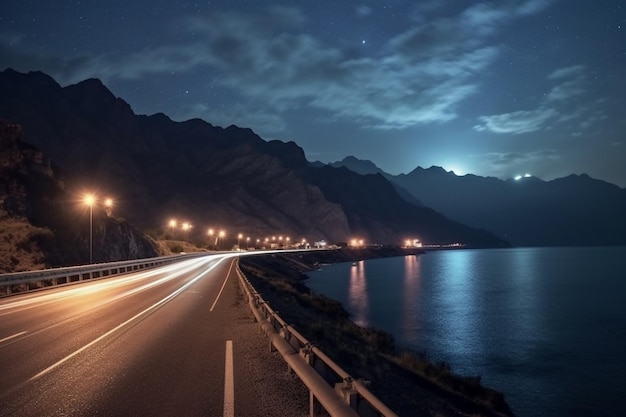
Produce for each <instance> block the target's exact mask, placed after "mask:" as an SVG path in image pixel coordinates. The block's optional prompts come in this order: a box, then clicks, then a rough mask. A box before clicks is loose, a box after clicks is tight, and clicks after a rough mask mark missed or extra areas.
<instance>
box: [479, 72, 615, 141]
mask: <svg viewBox="0 0 626 417" xmlns="http://www.w3.org/2000/svg"><path fill="white" fill-rule="evenodd" d="M547 79H548V80H550V81H554V82H558V84H556V85H555V86H554V87H552V88H551V89H550V90H549V91H548V92H547V93H546V94H545V95H544V96H543V97H542V99H541V100H538V102H537V108H536V109H533V110H518V111H513V112H509V113H503V114H496V115H489V116H480V117H479V118H478V120H479V121H480V123H479V124H477V125H475V126H474V130H476V131H479V132H485V131H489V132H493V133H499V134H522V133H530V132H535V131H538V130H542V129H548V128H549V127H550V126H551V125H552V124H556V123H566V122H567V123H571V124H572V126H573V127H580V128H582V129H584V128H587V127H589V126H591V125H592V124H593V123H595V122H597V121H598V120H602V119H603V118H604V117H605V116H604V115H603V114H602V113H601V112H599V110H598V108H599V106H600V105H601V104H602V102H603V100H595V101H590V102H587V101H585V100H584V99H581V97H582V96H584V95H586V94H588V93H589V91H588V88H587V67H586V66H584V65H574V66H570V67H565V68H559V69H557V70H555V71H553V72H552V73H550V74H549V75H548V77H547ZM581 103H582V104H581ZM577 119H578V120H581V121H580V123H578V124H573V121H574V120H577ZM573 134H574V135H580V132H574V133H573Z"/></svg>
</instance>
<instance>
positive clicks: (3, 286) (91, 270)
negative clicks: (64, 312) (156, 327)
mask: <svg viewBox="0 0 626 417" xmlns="http://www.w3.org/2000/svg"><path fill="white" fill-rule="evenodd" d="M204 255H206V253H203V252H201V253H190V254H181V255H170V256H160V257H157V258H144V259H134V260H130V261H118V262H107V263H101V264H92V265H79V266H70V267H64V268H51V269H43V270H40V271H31V272H14V273H10V274H0V297H1V296H4V295H10V294H12V292H13V290H12V288H11V287H15V286H21V287H23V288H22V289H20V291H19V292H23V291H30V290H33V289H41V288H48V287H52V286H57V285H66V284H70V283H74V282H80V281H84V280H88V279H94V278H104V277H109V276H114V275H119V274H125V273H127V272H132V271H137V270H140V269H147V268H154V267H157V266H161V265H165V264H168V263H172V262H176V261H179V260H181V259H186V258H193V257H197V256H204ZM24 287H25V288H24ZM31 287H33V288H31Z"/></svg>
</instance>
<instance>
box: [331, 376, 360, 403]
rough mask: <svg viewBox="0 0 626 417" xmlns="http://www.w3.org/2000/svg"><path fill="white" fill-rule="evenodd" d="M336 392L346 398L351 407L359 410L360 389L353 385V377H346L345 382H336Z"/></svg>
mask: <svg viewBox="0 0 626 417" xmlns="http://www.w3.org/2000/svg"><path fill="white" fill-rule="evenodd" d="M335 392H337V394H339V396H340V397H341V398H343V399H344V401H345V402H346V403H348V405H350V408H352V409H353V410H355V411H356V410H357V407H358V396H359V393H358V391H357V390H356V389H355V388H354V387H353V386H352V378H351V377H347V378H344V380H343V382H339V383H337V384H335Z"/></svg>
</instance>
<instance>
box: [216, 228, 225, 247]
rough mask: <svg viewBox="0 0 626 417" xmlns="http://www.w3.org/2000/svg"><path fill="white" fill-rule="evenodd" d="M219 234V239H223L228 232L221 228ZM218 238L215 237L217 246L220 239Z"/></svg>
mask: <svg viewBox="0 0 626 417" xmlns="http://www.w3.org/2000/svg"><path fill="white" fill-rule="evenodd" d="M217 236H218V239H223V238H224V236H226V232H225V231H223V230H220V233H219V235H217ZM218 239H215V246H217V241H218Z"/></svg>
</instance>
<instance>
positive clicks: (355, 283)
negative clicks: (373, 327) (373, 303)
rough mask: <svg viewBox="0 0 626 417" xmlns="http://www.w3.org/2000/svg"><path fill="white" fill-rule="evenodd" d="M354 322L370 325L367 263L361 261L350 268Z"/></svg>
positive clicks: (351, 303) (350, 297) (350, 298)
mask: <svg viewBox="0 0 626 417" xmlns="http://www.w3.org/2000/svg"><path fill="white" fill-rule="evenodd" d="M348 302H349V303H350V312H351V313H352V316H353V317H352V320H353V321H354V322H355V323H356V324H358V325H359V326H364V327H365V326H367V325H368V321H367V320H368V316H369V310H368V304H369V302H368V294H367V280H366V279H365V262H364V261H359V262H355V263H353V264H352V268H350V287H349V299H348Z"/></svg>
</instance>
